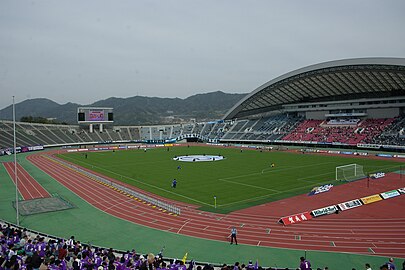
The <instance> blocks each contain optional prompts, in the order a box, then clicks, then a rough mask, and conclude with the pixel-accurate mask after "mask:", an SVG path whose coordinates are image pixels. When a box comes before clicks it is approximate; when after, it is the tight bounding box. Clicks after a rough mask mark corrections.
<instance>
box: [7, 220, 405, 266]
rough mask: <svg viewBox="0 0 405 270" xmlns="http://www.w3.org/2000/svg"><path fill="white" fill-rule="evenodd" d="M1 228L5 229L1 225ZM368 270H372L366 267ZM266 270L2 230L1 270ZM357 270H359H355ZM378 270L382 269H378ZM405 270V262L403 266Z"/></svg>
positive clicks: (389, 263)
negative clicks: (120, 250) (119, 250)
mask: <svg viewBox="0 0 405 270" xmlns="http://www.w3.org/2000/svg"><path fill="white" fill-rule="evenodd" d="M0 226H1V225H0ZM297 265H298V268H296V269H297V270H308V269H317V270H328V269H329V268H328V267H327V266H325V267H323V268H311V263H310V262H309V261H308V260H307V259H306V258H304V257H301V258H300V260H299V261H297ZM365 267H366V269H367V270H369V269H371V267H370V265H369V264H365ZM17 269H23V270H31V269H33V270H36V269H40V270H47V269H50V270H82V269H84V270H86V269H92V270H110V269H113V270H132V269H137V270H263V269H265V268H262V267H261V266H260V265H259V264H258V261H256V263H253V262H252V261H249V263H248V264H243V263H242V264H241V263H239V262H235V263H234V264H231V265H228V264H223V265H222V266H213V265H211V264H209V263H203V264H201V263H196V262H195V261H194V260H191V261H189V262H187V263H186V255H185V256H184V257H183V259H182V260H177V259H166V258H164V257H163V249H162V250H161V251H160V252H159V253H158V254H157V255H154V254H152V253H149V254H145V255H143V254H138V253H136V251H135V249H133V250H131V251H129V250H128V251H126V252H118V251H116V250H113V249H112V248H109V249H107V248H98V247H92V246H91V245H88V244H81V243H80V241H76V240H75V237H74V236H71V237H70V238H69V239H55V238H49V237H47V238H45V237H44V236H41V235H39V234H34V233H31V232H29V231H27V230H26V229H20V228H16V227H12V226H9V225H3V226H1V227H0V270H17ZM281 269H283V270H288V269H290V270H292V269H295V268H277V267H270V268H267V270H281ZM353 269H355V268H353ZM353 269H352V270H353ZM375 269H378V268H375ZM380 269H388V270H393V269H394V270H395V269H398V270H399V269H400V268H395V264H394V260H393V259H392V258H390V259H389V260H388V261H387V263H386V264H384V265H382V266H381V267H380ZM402 270H405V261H404V262H403V264H402Z"/></svg>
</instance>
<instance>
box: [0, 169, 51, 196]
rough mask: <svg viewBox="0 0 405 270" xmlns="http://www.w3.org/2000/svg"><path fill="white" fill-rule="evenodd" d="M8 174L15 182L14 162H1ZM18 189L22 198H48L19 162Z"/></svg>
mask: <svg viewBox="0 0 405 270" xmlns="http://www.w3.org/2000/svg"><path fill="white" fill-rule="evenodd" d="M3 165H4V167H5V168H6V170H7V173H8V175H9V176H10V178H11V179H12V180H13V182H14V184H15V174H14V162H3ZM17 178H18V191H19V192H20V194H21V196H22V197H23V199H24V200H32V199H38V198H48V197H51V195H50V194H49V193H48V191H46V190H45V189H44V188H43V187H42V186H41V185H40V184H39V183H38V182H37V181H36V180H35V179H34V178H33V177H32V176H31V175H30V174H29V173H28V172H27V171H26V170H25V169H24V168H23V167H22V166H21V165H20V164H18V163H17Z"/></svg>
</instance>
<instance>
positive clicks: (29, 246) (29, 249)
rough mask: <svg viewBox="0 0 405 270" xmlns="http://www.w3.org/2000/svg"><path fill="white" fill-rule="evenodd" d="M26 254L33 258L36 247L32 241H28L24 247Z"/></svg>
mask: <svg viewBox="0 0 405 270" xmlns="http://www.w3.org/2000/svg"><path fill="white" fill-rule="evenodd" d="M24 250H25V253H26V254H27V255H29V256H32V254H33V252H34V245H33V244H32V240H31V239H28V241H27V243H26V244H25V245H24Z"/></svg>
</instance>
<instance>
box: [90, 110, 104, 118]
mask: <svg viewBox="0 0 405 270" xmlns="http://www.w3.org/2000/svg"><path fill="white" fill-rule="evenodd" d="M104 120H105V119H104V110H90V111H89V118H88V121H104Z"/></svg>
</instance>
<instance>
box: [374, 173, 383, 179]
mask: <svg viewBox="0 0 405 270" xmlns="http://www.w3.org/2000/svg"><path fill="white" fill-rule="evenodd" d="M384 176H385V173H384V172H376V173H372V174H370V178H371V179H378V178H383V177H384Z"/></svg>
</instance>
